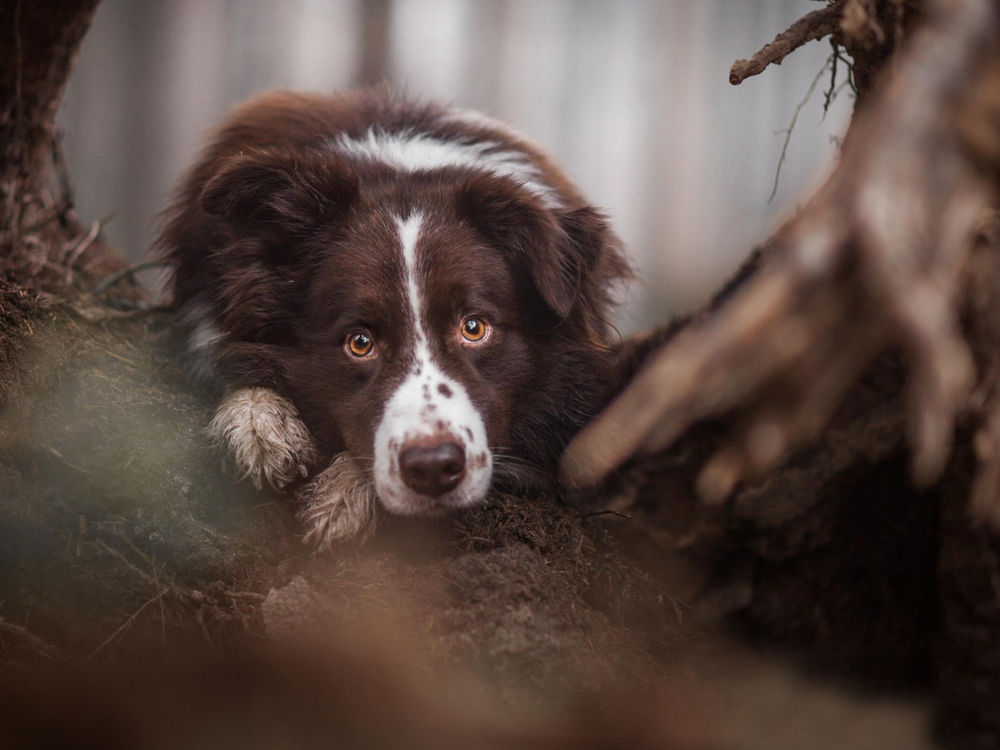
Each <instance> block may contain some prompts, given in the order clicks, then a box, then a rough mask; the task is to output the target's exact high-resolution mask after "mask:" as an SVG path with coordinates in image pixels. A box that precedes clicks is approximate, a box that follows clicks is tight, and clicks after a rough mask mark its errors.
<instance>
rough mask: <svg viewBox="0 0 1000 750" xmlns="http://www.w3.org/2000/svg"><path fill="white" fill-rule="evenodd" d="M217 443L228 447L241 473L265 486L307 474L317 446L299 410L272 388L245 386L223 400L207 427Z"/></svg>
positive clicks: (275, 486)
mask: <svg viewBox="0 0 1000 750" xmlns="http://www.w3.org/2000/svg"><path fill="white" fill-rule="evenodd" d="M208 434H209V435H210V436H211V438H212V441H213V442H214V443H216V444H217V445H219V446H220V447H222V448H223V449H225V450H226V451H227V452H228V453H229V455H230V456H232V457H233V461H234V462H235V463H236V468H237V470H238V471H239V472H240V474H241V478H242V477H250V480H251V481H252V482H253V484H254V487H256V488H258V489H260V487H261V485H262V484H263V482H264V481H266V482H267V483H268V484H270V485H271V486H272V487H274V488H275V489H281V488H282V487H285V486H286V485H288V484H289V483H290V482H292V481H293V480H294V479H296V478H298V477H305V476H306V475H307V474H308V467H309V465H310V464H312V463H313V462H315V460H316V446H315V444H314V443H313V439H312V436H311V435H310V434H309V430H308V428H306V426H305V424H303V422H302V420H301V419H299V412H298V410H297V409H296V408H295V405H294V404H292V402H291V401H289V400H288V399H287V398H285V397H284V396H281V395H279V394H278V393H277V392H275V391H273V390H271V389H270V388H240V389H239V390H236V391H233V392H232V393H231V394H230V395H229V396H227V397H226V398H225V400H223V402H222V403H221V404H219V408H218V409H217V410H216V412H215V417H214V418H213V419H212V421H211V423H210V424H209V425H208Z"/></svg>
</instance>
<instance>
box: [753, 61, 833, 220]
mask: <svg viewBox="0 0 1000 750" xmlns="http://www.w3.org/2000/svg"><path fill="white" fill-rule="evenodd" d="M831 58H832V59H836V58H833V56H832V55H831V56H830V57H828V58H826V62H825V63H823V67H822V68H820V69H819V73H817V74H816V77H815V78H813V81H812V83H811V84H809V90H808V91H806V95H805V96H804V97H803V98H802V101H800V102H799V103H798V104H797V105H795V112H794V113H792V120H791V122H789V123H788V127H787V128H785V129H784V130H779V131H778V132H779V133H784V134H785V142H784V143H782V144H781V156H780V157H778V168H777V169H775V170H774V185H772V186H771V194H770V195H769V196H767V202H768V203H770V202H771V201H772V200H774V196H775V195H777V193H778V179H779V178H780V177H781V166H782V165H783V164H784V163H785V155H786V154H787V153H788V142H789V141H791V140H792V131H793V130H794V129H795V123H796V122H797V121H798V119H799V112H801V111H802V108H803V107H804V106H806V103H807V102H808V101H809V99H810V97H812V95H813V91H815V90H816V85H817V84H818V83H819V79H820V78H822V77H823V74H824V73H825V72H826V69H827V68H828V67H830V60H831Z"/></svg>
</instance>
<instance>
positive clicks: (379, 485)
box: [374, 361, 493, 515]
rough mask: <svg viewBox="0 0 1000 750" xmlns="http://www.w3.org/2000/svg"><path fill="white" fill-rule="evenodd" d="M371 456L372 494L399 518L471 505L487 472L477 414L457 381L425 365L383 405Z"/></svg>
mask: <svg viewBox="0 0 1000 750" xmlns="http://www.w3.org/2000/svg"><path fill="white" fill-rule="evenodd" d="M437 384H441V385H444V386H445V387H444V388H438V387H436V385H437ZM446 393H447V395H445V394H446ZM374 454H375V465H374V479H375V491H376V493H377V494H378V496H379V499H380V500H381V502H382V504H383V505H384V506H385V507H386V509H387V510H389V511H391V512H393V513H399V514H402V515H425V514H435V513H438V512H441V511H442V510H445V509H448V508H459V507H464V506H469V505H475V504H476V503H479V502H481V501H482V500H483V499H484V498H485V497H486V492H487V490H488V489H489V486H490V481H491V478H492V474H493V460H492V454H491V452H490V450H489V447H488V442H487V439H486V427H485V424H484V421H483V419H482V417H481V415H480V414H479V411H478V410H477V409H476V408H475V406H474V405H473V404H472V402H471V400H470V399H469V396H468V394H467V392H466V390H465V388H463V387H462V385H461V384H459V383H458V382H456V381H454V380H452V379H450V378H448V377H447V376H445V375H444V374H443V373H442V372H441V371H440V370H439V369H438V368H437V367H436V366H434V364H433V363H430V362H427V361H425V362H424V365H423V367H422V368H420V374H417V372H416V371H414V372H413V373H411V374H410V375H409V376H408V377H407V378H406V379H405V380H404V381H403V382H402V383H401V384H400V385H399V387H398V388H397V389H396V392H395V393H394V394H393V396H392V398H391V399H390V400H389V403H388V404H387V405H386V409H385V412H383V414H382V418H381V420H380V421H379V425H378V427H377V428H376V431H375V445H374Z"/></svg>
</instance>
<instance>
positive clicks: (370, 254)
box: [157, 89, 630, 548]
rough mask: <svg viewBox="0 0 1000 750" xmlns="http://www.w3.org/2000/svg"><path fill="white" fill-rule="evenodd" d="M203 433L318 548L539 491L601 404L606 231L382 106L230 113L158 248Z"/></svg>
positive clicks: (375, 100) (545, 181)
mask: <svg viewBox="0 0 1000 750" xmlns="http://www.w3.org/2000/svg"><path fill="white" fill-rule="evenodd" d="M157 245H158V248H159V251H160V253H161V254H162V256H163V257H164V258H165V260H166V261H167V263H168V265H169V267H170V269H171V289H172V294H173V301H174V304H175V305H176V308H177V312H178V320H179V324H180V325H179V327H180V330H181V332H182V335H183V338H184V340H185V342H186V343H185V346H186V350H187V357H188V358H189V359H190V361H191V363H192V369H193V370H194V371H195V373H196V375H198V376H199V377H201V378H208V379H212V380H214V381H216V382H218V383H221V386H222V392H223V395H222V399H221V402H220V404H219V406H218V410H217V412H216V414H215V417H214V419H213V420H212V422H211V424H210V425H209V428H208V430H209V433H210V435H211V436H212V438H213V440H214V441H215V442H216V443H218V444H219V445H221V446H222V448H223V449H224V450H225V451H226V452H227V453H228V454H229V456H231V458H232V460H233V462H234V463H235V465H236V467H237V469H238V470H239V472H241V474H242V475H244V476H248V477H250V478H251V480H252V481H253V482H254V483H255V484H256V485H257V486H258V487H260V486H261V485H262V484H263V483H264V482H267V483H269V484H271V485H273V486H274V487H276V488H279V489H286V490H291V491H294V492H295V494H296V496H297V497H298V498H299V500H300V501H301V509H300V511H299V516H300V518H301V519H302V521H303V522H304V524H305V526H306V533H305V538H306V540H307V541H309V542H311V543H313V544H315V545H316V546H317V547H319V548H324V547H329V546H330V545H332V544H333V543H335V542H336V541H338V540H341V539H345V538H349V537H353V536H357V535H359V534H362V533H370V530H371V528H372V523H373V520H374V518H375V515H376V507H377V505H379V504H380V505H381V506H383V507H384V508H385V509H387V510H388V511H390V512H392V513H395V514H403V515H434V514H440V513H443V512H444V511H446V510H449V509H454V508H461V507H467V506H472V505H475V504H477V503H482V502H483V501H484V499H485V498H486V497H487V495H488V492H489V491H490V488H491V487H511V488H520V489H523V488H531V487H537V486H545V485H546V484H549V483H551V482H552V481H553V478H554V476H555V472H556V464H557V460H558V457H559V455H560V453H561V451H562V449H563V447H564V446H565V445H566V443H567V442H568V440H569V438H570V437H571V436H572V435H573V433H575V432H576V431H577V430H578V429H579V428H580V427H581V426H582V425H583V424H584V423H585V422H586V421H588V420H589V419H590V418H591V417H592V416H594V415H595V414H596V413H597V411H598V410H599V408H600V407H601V406H602V405H603V404H604V403H605V402H606V401H607V399H608V397H609V389H610V384H611V382H612V373H611V356H610V355H609V352H610V349H611V343H612V331H613V329H612V327H611V326H610V325H609V323H608V315H609V308H610V305H611V303H612V292H613V289H614V287H615V285H616V284H617V283H618V282H620V281H622V280H624V279H626V278H627V277H628V276H629V275H630V270H629V266H628V263H627V262H626V260H625V258H624V256H623V252H622V243H621V242H620V241H619V239H618V238H617V236H616V235H615V233H614V232H613V230H612V229H611V228H610V226H609V223H608V221H607V219H606V218H605V216H604V215H603V214H602V213H601V212H600V211H598V210H597V209H595V208H594V207H592V206H590V205H589V204H588V203H587V202H586V201H585V200H584V198H583V197H582V196H581V194H580V192H579V191H578V190H577V188H576V187H574V186H573V184H572V183H571V182H570V181H569V180H568V179H567V177H566V176H564V175H563V173H562V172H560V171H559V170H558V169H557V168H556V167H555V165H554V164H553V163H552V161H551V160H550V159H549V157H547V156H546V155H545V154H544V153H543V152H542V151H541V150H540V149H539V148H538V147H536V146H535V145H533V144H532V143H531V142H529V141H528V140H527V139H525V138H523V137H522V136H520V135H518V134H517V133H515V132H514V131H513V130H512V129H510V128H509V127H507V126H506V125H503V124H501V123H499V122H497V121H494V120H492V119H490V118H488V117H486V116H483V115H481V114H478V113H475V112H469V111H463V110H459V109H455V108H451V107H448V106H444V105H441V104H436V103H426V102H417V101H414V100H411V99H408V98H406V97H402V96H398V95H395V94H393V93H391V92H388V91H387V90H383V89H379V90H361V91H355V92H349V93H343V94H338V95H332V96H322V95H313V94H303V93H293V92H276V93H269V94H265V95H262V96H259V97H258V98H256V99H253V100H251V101H250V102H248V103H246V104H244V105H243V106H241V107H238V108H237V109H236V110H235V111H234V113H233V114H232V115H231V116H230V118H229V119H228V120H227V121H226V122H224V123H223V124H222V125H221V127H219V129H218V130H217V131H216V132H215V134H214V137H213V138H212V139H211V141H210V142H209V144H208V145H207V147H206V148H205V149H204V151H203V152H202V153H201V155H200V157H199V158H198V159H197V161H196V163H195V164H194V166H193V167H192V168H191V169H190V171H189V172H188V174H187V176H186V177H185V179H184V180H183V182H182V184H181V185H180V187H179V189H178V191H177V192H176V194H175V197H174V200H173V201H172V203H171V205H170V206H169V208H168V209H167V210H166V212H165V213H164V217H163V221H162V227H161V231H160V234H159V238H158V240H157Z"/></svg>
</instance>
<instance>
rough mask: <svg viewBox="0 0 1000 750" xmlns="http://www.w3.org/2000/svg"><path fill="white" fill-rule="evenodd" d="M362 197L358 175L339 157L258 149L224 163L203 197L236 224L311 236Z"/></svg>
mask: <svg viewBox="0 0 1000 750" xmlns="http://www.w3.org/2000/svg"><path fill="white" fill-rule="evenodd" d="M357 195H358V177H357V175H356V174H355V173H354V172H353V171H352V170H351V169H350V168H348V167H347V166H345V165H343V164H341V163H339V162H337V161H335V160H333V159H325V158H322V157H319V156H317V155H304V154H301V153H298V152H285V151H281V152H279V151H269V150H257V151H250V152H243V153H240V154H237V155H235V156H231V157H229V158H228V159H226V160H225V161H224V162H222V165H221V166H220V167H219V168H218V169H217V170H216V171H215V174H214V175H213V176H212V177H211V178H210V179H209V180H208V182H207V183H206V184H205V187H204V188H203V189H202V191H201V196H200V198H199V201H200V204H201V207H202V209H204V210H205V211H206V212H208V213H210V214H213V215H217V216H221V217H223V218H225V219H226V220H228V221H230V222H232V223H234V224H238V225H243V226H255V227H259V228H268V229H273V230H276V231H281V232H288V233H291V234H305V233H308V231H309V230H310V229H312V228H314V227H315V226H316V225H317V224H322V223H326V222H328V221H330V220H332V219H335V218H336V217H337V216H338V215H339V214H341V213H342V212H343V211H345V210H346V209H347V208H349V207H350V205H351V204H352V203H353V202H354V200H355V199H356V198H357Z"/></svg>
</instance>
